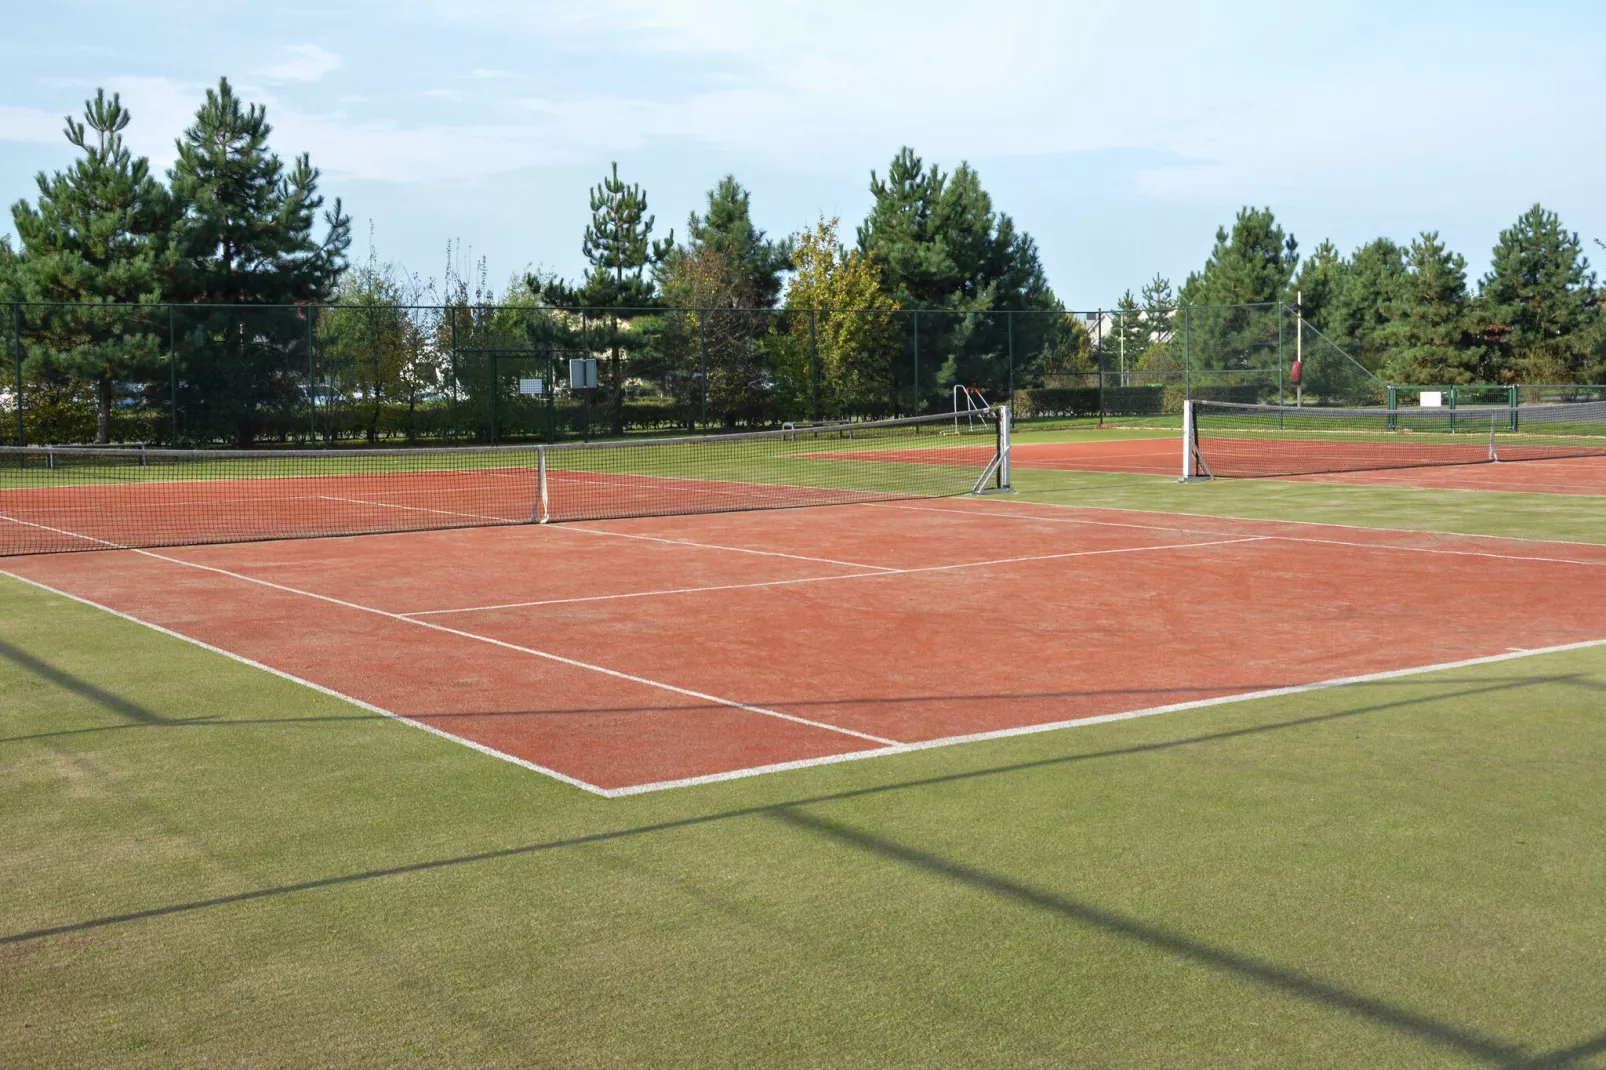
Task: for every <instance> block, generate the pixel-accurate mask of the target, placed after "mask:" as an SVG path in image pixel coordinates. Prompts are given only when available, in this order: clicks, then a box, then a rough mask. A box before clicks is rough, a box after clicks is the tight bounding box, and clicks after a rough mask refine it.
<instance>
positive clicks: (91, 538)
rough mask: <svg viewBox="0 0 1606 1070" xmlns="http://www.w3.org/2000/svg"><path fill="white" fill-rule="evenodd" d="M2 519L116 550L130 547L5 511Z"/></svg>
mask: <svg viewBox="0 0 1606 1070" xmlns="http://www.w3.org/2000/svg"><path fill="white" fill-rule="evenodd" d="M0 520H9V521H10V522H11V523H13V524H21V525H22V526H23V527H25V528H38V529H39V530H40V531H49V532H53V533H55V534H57V535H65V536H67V537H68V538H69V539H83V540H84V541H85V542H98V543H100V544H101V545H102V546H109V547H111V548H112V549H114V550H126V549H128V547H126V546H124V545H123V544H122V543H120V542H112V541H111V540H109V539H97V538H95V536H93V535H80V534H78V532H76V531H68V530H67V529H66V528H53V527H51V526H50V525H49V524H39V523H36V522H34V521H32V520H19V519H18V518H17V517H14V516H6V515H4V514H3V513H0Z"/></svg>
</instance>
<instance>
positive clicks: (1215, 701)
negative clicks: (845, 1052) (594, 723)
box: [603, 639, 1606, 798]
mask: <svg viewBox="0 0 1606 1070" xmlns="http://www.w3.org/2000/svg"><path fill="white" fill-rule="evenodd" d="M1602 646H1606V639H1588V640H1585V641H1583V642H1581V643H1563V644H1561V645H1559V646H1549V647H1541V648H1538V649H1533V650H1522V651H1518V652H1514V653H1506V654H1490V655H1488V656H1486V657H1480V658H1466V659H1464V660H1461V661H1446V662H1440V663H1439V664H1437V665H1418V666H1414V667H1412V668H1408V669H1390V670H1388V671H1387V672H1374V673H1367V674H1366V675H1364V676H1343V677H1338V678H1336V679H1332V680H1320V681H1317V682H1316V683H1310V684H1294V685H1292V686H1289V687H1274V688H1268V689H1266V690H1263V691H1245V692H1243V693H1242V694H1238V695H1222V696H1220V697H1219V698H1206V699H1198V700H1196V701H1194V702H1174V703H1172V704H1170V705H1168V706H1151V707H1149V708H1148V709H1142V710H1126V711H1124V712H1122V713H1105V714H1099V715H1096V716H1093V717H1081V718H1074V719H1071V720H1068V721H1050V722H1046V723H1044V724H1034V725H1022V726H1021V727H1019V728H1000V729H997V730H995V731H991V732H973V733H970V734H968V735H962V736H943V737H942V738H940V739H926V740H921V741H920V742H918V743H899V744H895V745H894V746H890V747H880V748H876V749H873V750H861V751H849V752H846V753H843V754H831V755H826V756H823V757H820V758H803V759H799V760H798V761H792V762H776V763H774V764H772V765H755V766H750V767H749V768H746V769H733V770H730V771H729V772H725V773H709V774H707V775H706V776H695V777H684V778H682V779H679V780H659V781H654V782H652V783H649V784H632V785H630V786H629V787H624V788H608V789H605V790H604V792H603V794H605V795H607V796H608V797H609V798H619V797H621V796H626V795H641V794H645V793H646V792H651V791H665V790H667V789H670V788H689V787H695V786H697V785H699V784H717V783H720V782H722V781H726V780H740V779H742V778H745V777H750V776H760V775H762V774H765V773H779V772H784V771H786V770H789V769H810V768H813V767H814V766H818V765H836V764H837V763H839V762H854V761H859V760H860V759H863V758H881V757H886V756H888V755H892V754H909V753H913V752H914V751H922V750H934V749H936V748H938V747H953V746H958V745H960V744H963V743H981V742H984V741H987V740H993V739H1010V738H1013V737H1015V736H1033V735H1037V734H1039V733H1042V732H1057V731H1059V730H1061V729H1065V728H1081V727H1084V726H1086V725H1095V724H1108V723H1110V722H1112V721H1130V720H1133V719H1135V718H1138V717H1153V716H1155V715H1157V714H1162V713H1180V712H1182V711H1184V710H1198V709H1204V708H1206V707H1210V706H1224V705H1227V704H1229V703H1234V702H1252V701H1254V700H1255V699H1262V698H1279V697H1283V696H1287V695H1302V694H1305V693H1307V692H1311V691H1326V690H1329V689H1331V688H1335V687H1345V686H1348V685H1350V684H1368V683H1375V682H1378V681H1380V680H1398V679H1401V678H1404V677H1407V676H1419V675H1421V674H1423V673H1432V672H1444V671H1448V670H1450V669H1465V668H1470V667H1472V666H1475V665H1491V664H1494V663H1496V662H1502V661H1515V660H1516V659H1518V658H1529V657H1534V656H1536V655H1539V654H1560V653H1563V652H1565V651H1569V650H1588V649H1590V648H1594V647H1602Z"/></svg>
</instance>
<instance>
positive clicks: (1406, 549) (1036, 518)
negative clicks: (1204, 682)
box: [881, 504, 1606, 568]
mask: <svg viewBox="0 0 1606 1070" xmlns="http://www.w3.org/2000/svg"><path fill="white" fill-rule="evenodd" d="M881 507H882V508H886V509H908V510H912V511H918V512H926V513H947V514H949V515H952V516H982V517H987V518H990V519H997V520H1021V521H1026V522H1028V523H1030V522H1040V523H1044V524H1081V525H1084V526H1088V527H1100V528H1134V529H1136V530H1138V531H1175V532H1180V533H1182V534H1187V535H1237V534H1242V533H1241V532H1232V531H1211V530H1209V529H1206V528H1182V527H1176V526H1169V525H1163V524H1123V523H1121V522H1119V521H1115V520H1082V519H1079V518H1077V517H1068V516H1040V515H1036V514H1032V513H1013V512H1011V513H1005V512H999V511H998V510H996V509H990V508H986V507H984V506H982V507H979V508H980V509H981V511H980V512H977V511H976V510H975V509H969V508H967V509H934V508H931V507H929V506H920V505H895V504H886V505H883V506H881ZM1048 508H1050V509H1056V508H1081V507H1078V506H1054V505H1050V506H1048ZM1088 508H1092V507H1091V506H1089V507H1088ZM1178 515H1190V516H1191V515H1194V514H1178ZM1219 519H1222V520H1235V519H1240V518H1237V517H1221V518H1219ZM1252 522H1258V523H1263V524H1282V523H1288V521H1282V520H1262V521H1252ZM1324 526H1331V527H1338V528H1346V529H1348V530H1352V531H1353V530H1359V531H1384V530H1388V531H1392V532H1393V533H1395V534H1405V533H1406V532H1405V531H1404V530H1401V529H1392V528H1391V529H1384V528H1354V527H1352V526H1351V525H1347V524H1333V525H1324ZM1412 534H1416V535H1424V536H1428V537H1438V538H1445V537H1448V538H1464V537H1465V536H1461V535H1456V534H1454V533H1451V532H1437V531H1418V532H1412ZM1258 537H1259V538H1262V539H1275V540H1277V541H1279V542H1295V543H1313V544H1318V545H1328V546H1351V547H1357V548H1359V549H1363V550H1391V551H1395V552H1398V553H1411V554H1448V555H1450V556H1453V557H1488V558H1494V559H1496V560H1500V561H1539V562H1543V563H1546V564H1552V565H1583V566H1585V567H1591V568H1598V567H1602V566H1606V559H1603V560H1600V561H1580V560H1578V559H1577V558H1572V557H1534V556H1532V555H1529V554H1497V553H1490V552H1488V551H1485V550H1447V549H1443V548H1439V547H1431V546H1397V545H1395V544H1393V543H1386V542H1347V541H1345V540H1342V539H1318V538H1314V537H1310V536H1304V535H1261V536H1258ZM1484 537H1485V538H1502V537H1503V536H1498V535H1490V536H1484ZM1529 541H1534V542H1538V541H1541V540H1529ZM1556 545H1560V546H1590V545H1593V544H1592V543H1557V544H1556Z"/></svg>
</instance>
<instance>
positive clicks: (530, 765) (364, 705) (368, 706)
mask: <svg viewBox="0 0 1606 1070" xmlns="http://www.w3.org/2000/svg"><path fill="white" fill-rule="evenodd" d="M0 575H5V576H9V577H10V578H12V579H14V580H16V581H17V582H18V583H25V584H27V585H28V586H30V587H37V588H39V589H40V590H41V591H49V592H50V593H51V594H57V595H60V596H61V597H63V598H67V599H71V600H72V601H74V602H78V603H80V604H81V605H86V606H90V607H92V608H94V609H98V610H100V611H101V612H102V613H110V614H111V615H112V616H114V617H117V618H119V619H121V620H126V621H129V622H131V623H134V624H138V625H141V626H143V627H146V628H149V629H151V630H152V631H154V632H160V633H161V634H163V635H166V636H171V637H172V638H174V639H179V640H182V641H183V642H186V643H189V644H191V645H192V646H198V647H200V648H201V649H202V650H209V651H211V652H212V653H214V654H221V655H223V656H224V657H226V658H228V659H230V660H231V661H237V662H239V663H240V664H242V665H249V666H251V667H252V668H253V669H261V670H262V671H263V672H266V673H271V674H272V675H274V676H277V677H279V678H280V679H281V680H289V681H290V682H291V683H296V684H300V685H301V686H303V687H310V688H311V689H312V690H314V691H317V692H319V693H321V694H325V695H328V696H330V697H331V698H337V699H340V700H341V701H342V702H349V703H351V704H352V705H353V706H356V707H358V708H359V709H364V710H368V711H369V712H370V713H377V714H380V715H382V716H385V717H389V718H390V719H391V720H395V721H400V722H402V723H403V724H407V725H411V726H412V727H414V728H421V729H423V730H424V731H426V732H428V733H430V734H431V735H435V736H440V737H442V738H443V739H449V740H451V741H452V742H453V743H461V744H462V745H463V746H465V747H471V748H473V749H474V750H477V751H479V752H480V753H481V754H488V755H490V756H491V757H493V758H500V759H502V760H503V761H504V762H512V763H513V764H514V765H517V766H521V767H523V768H525V769H529V770H531V771H532V772H536V773H544V774H546V775H547V776H549V777H552V778H553V779H554V780H561V781H562V782H563V783H565V784H572V785H574V786H575V787H577V788H580V789H582V790H584V791H589V792H590V793H591V794H593V795H601V796H603V797H605V798H606V797H608V795H609V789H607V788H599V787H597V786H596V785H595V784H588V783H587V782H586V781H584V780H580V779H578V778H576V777H572V776H569V775H568V774H567V773H560V772H558V771H557V770H556V769H549V768H547V767H546V766H544V765H537V764H536V763H535V762H530V761H526V760H524V759H523V758H516V757H514V756H513V755H511V754H505V753H503V752H502V751H499V750H496V749H495V748H494V747H488V746H486V745H485V744H483V743H476V742H475V741H474V740H472V739H466V738H464V737H463V736H456V735H453V734H452V733H450V732H448V731H446V730H445V729H441V728H436V727H435V726H434V725H431V724H425V723H424V722H423V721H415V720H414V719H413V718H411V717H404V716H403V715H401V714H399V713H394V712H392V711H390V710H387V709H384V708H383V707H380V706H375V705H374V704H373V703H371V702H364V701H363V700H362V699H360V698H353V697H352V696H350V695H347V694H343V693H341V692H339V691H336V690H334V689H333V688H329V687H325V686H323V685H322V684H317V683H313V682H312V681H311V680H308V679H305V678H303V677H300V676H295V675H293V674H291V673H287V672H285V671H284V670H283V669H275V668H274V667H273V666H272V665H265V664H263V663H262V662H260V661H253V660H252V659H250V658H248V657H246V656H244V655H243V654H236V653H234V652H233V651H232V650H225V649H223V648H222V647H218V646H213V645H212V644H211V643H207V642H204V641H202V640H200V639H196V638H195V637H194V636H189V635H185V634H184V633H183V632H175V631H173V629H171V628H164V627H162V626H161V625H160V624H153V623H151V622H150V621H148V620H141V619H140V618H139V617H136V616H133V615H131V614H128V613H123V612H121V611H119V610H115V609H113V608H111V607H110V606H105V605H101V604H100V603H99V602H93V601H90V600H89V599H87V598H82V597H80V596H78V595H76V594H69V593H68V592H66V591H63V590H60V589H58V588H55V587H52V586H50V585H49V584H47V583H40V582H39V581H38V580H32V579H29V578H28V577H26V576H19V575H17V574H16V573H15V572H7V571H5V570H3V569H0Z"/></svg>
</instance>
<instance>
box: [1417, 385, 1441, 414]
mask: <svg viewBox="0 0 1606 1070" xmlns="http://www.w3.org/2000/svg"><path fill="white" fill-rule="evenodd" d="M1421 404H1422V407H1423V408H1424V409H1438V408H1443V407H1444V391H1442V390H1424V391H1422V402H1421Z"/></svg>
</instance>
